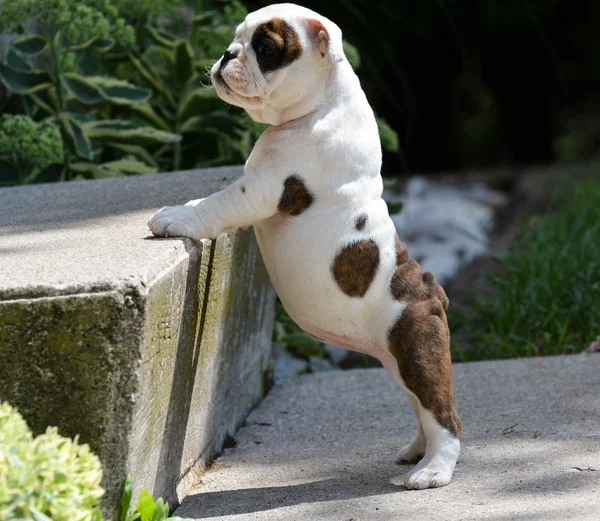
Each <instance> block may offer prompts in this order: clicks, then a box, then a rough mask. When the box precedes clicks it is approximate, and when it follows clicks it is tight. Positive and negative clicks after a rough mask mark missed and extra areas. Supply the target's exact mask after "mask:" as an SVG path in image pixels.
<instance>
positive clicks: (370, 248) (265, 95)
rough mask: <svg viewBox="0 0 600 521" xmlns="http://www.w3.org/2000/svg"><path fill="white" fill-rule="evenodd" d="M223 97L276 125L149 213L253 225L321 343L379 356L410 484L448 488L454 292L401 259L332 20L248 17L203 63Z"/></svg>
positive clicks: (277, 10) (199, 231)
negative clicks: (210, 186) (195, 192)
mask: <svg viewBox="0 0 600 521" xmlns="http://www.w3.org/2000/svg"><path fill="white" fill-rule="evenodd" d="M211 76H212V81H213V84H214V86H215V88H216V90H217V93H218V95H219V96H220V97H221V98H222V99H223V100H225V101H227V102H228V103H231V104H232V105H237V106H238V107H242V108H243V109H245V110H246V111H247V112H248V114H249V115H250V116H251V117H252V118H253V119H254V120H256V121H259V122H263V123H268V124H270V125H271V126H270V127H269V128H267V130H266V131H265V132H264V133H263V134H262V136H261V137H260V139H259V140H258V142H257V143H256V146H255V147H254V150H253V151H252V153H251V154H250V157H249V158H248V161H247V162H246V165H245V173H244V175H243V177H241V178H240V179H239V180H238V181H236V182H234V183H233V184H231V185H230V186H229V187H228V188H226V189H225V190H223V191H221V192H218V193H215V194H213V195H211V196H210V197H207V198H206V199H203V200H198V201H190V203H188V204H187V205H185V206H176V207H165V208H163V209H161V210H160V211H159V212H158V213H156V215H154V216H153V217H152V218H151V219H150V221H149V223H148V224H149V227H150V230H151V231H152V233H154V235H157V236H162V237H178V236H185V237H191V238H192V239H202V238H213V237H216V236H217V235H219V234H220V233H223V232H227V231H229V230H234V229H237V228H240V227H243V226H247V225H254V230H255V233H256V237H257V240H258V243H259V246H260V250H261V252H262V256H263V259H264V261H265V264H266V266H267V269H268V271H269V274H270V276H271V279H272V281H273V284H274V285H275V288H276V290H277V293H278V294H279V297H280V299H281V301H282V302H283V305H284V306H285V308H286V309H287V311H288V312H289V314H290V315H291V317H292V318H293V319H294V320H295V321H296V322H297V323H298V325H299V326H300V327H302V328H303V329H304V330H306V331H308V332H309V333H310V334H312V335H314V336H315V337H317V338H319V339H320V340H322V341H323V342H327V343H328V344H331V345H334V346H338V347H342V348H346V349H352V350H355V351H359V352H362V353H366V354H368V355H371V356H374V357H376V358H378V359H379V360H381V362H382V363H383V365H384V366H385V368H386V369H387V370H388V372H389V373H390V374H391V375H392V376H393V377H394V378H395V380H396V381H397V382H398V383H399V384H400V385H401V386H402V387H403V388H404V389H405V391H406V392H407V393H408V399H409V402H410V406H411V407H412V409H413V411H414V413H415V414H416V416H417V419H418V420H419V431H418V434H417V436H416V437H415V439H414V440H413V441H412V442H411V443H409V444H407V445H406V446H405V447H404V448H402V450H401V451H400V454H399V455H398V459H397V461H398V462H416V461H418V464H417V465H416V467H415V468H414V469H412V470H411V471H410V472H409V473H408V475H407V477H406V480H405V487H406V488H408V489H425V488H430V487H441V486H443V485H447V484H448V483H449V482H450V480H451V478H452V473H453V471H454V466H455V464H456V460H457V458H458V454H459V449H460V442H459V436H460V429H461V422H460V418H459V417H458V414H457V413H456V411H455V409H454V405H453V398H452V367H451V363H450V349H449V342H450V334H449V331H448V323H447V321H446V315H445V310H446V309H447V307H448V299H447V297H446V295H445V293H444V290H443V289H442V288H441V287H440V286H439V285H438V284H437V282H436V280H435V277H434V276H433V275H432V274H431V273H422V271H421V268H420V267H419V265H418V264H417V262H416V261H414V260H409V259H408V253H407V250H406V247H405V245H404V244H403V243H402V242H401V241H400V239H399V238H398V236H397V234H396V230H395V228H394V225H393V223H392V220H391V219H390V217H389V214H388V210H387V206H386V204H385V202H384V201H383V199H382V198H381V195H382V190H383V184H382V179H381V175H380V168H381V145H380V141H379V134H378V131H377V124H376V122H375V117H374V116H373V111H372V110H371V107H370V106H369V103H368V102H367V99H366V97H365V94H364V93H363V91H362V89H361V86H360V83H359V80H358V78H357V77H356V75H355V74H354V72H353V70H352V67H351V66H350V64H349V63H348V60H347V59H346V57H345V56H344V51H343V48H342V33H341V31H340V29H339V28H338V27H337V25H335V24H334V23H333V22H331V21H330V20H328V19H327V18H325V17H323V16H321V15H319V14H317V13H315V12H313V11H310V10H308V9H305V8H303V7H299V6H297V5H292V4H277V5H272V6H269V7H266V8H264V9H260V10H259V11H256V12H254V13H251V14H249V15H248V17H247V18H246V20H245V21H244V22H243V23H242V24H241V25H240V26H239V27H238V28H237V30H236V35H235V39H234V41H233V42H232V44H231V45H230V46H229V48H228V49H227V50H226V51H225V54H224V55H223V57H222V58H221V59H220V60H219V61H218V62H217V63H215V65H214V67H213V68H212V71H211Z"/></svg>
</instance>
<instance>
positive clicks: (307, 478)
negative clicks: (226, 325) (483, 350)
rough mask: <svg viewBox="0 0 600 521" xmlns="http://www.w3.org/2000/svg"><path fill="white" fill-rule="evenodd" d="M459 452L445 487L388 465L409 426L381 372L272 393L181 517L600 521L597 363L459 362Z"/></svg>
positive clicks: (398, 396)
mask: <svg viewBox="0 0 600 521" xmlns="http://www.w3.org/2000/svg"><path fill="white" fill-rule="evenodd" d="M454 378H455V389H456V405H457V409H458V411H459V413H460V414H461V416H462V420H463V440H462V454H461V458H460V460H459V463H458V466H457V469H456V474H455V478H454V480H453V481H452V483H451V484H450V485H448V486H447V487H444V488H439V489H432V490H424V491H406V490H404V489H403V487H402V482H403V477H404V475H405V474H406V472H407V471H408V470H409V469H410V468H411V466H398V465H396V464H395V463H394V459H395V456H396V453H397V451H398V450H399V449H400V447H401V445H402V444H404V443H406V442H407V441H410V439H412V437H413V435H414V434H415V431H416V422H415V419H414V417H413V415H412V412H411V411H410V409H409V407H408V402H407V400H406V398H404V397H403V391H401V390H400V389H399V388H398V386H397V385H396V384H395V383H394V382H393V381H392V379H391V377H390V376H389V375H388V374H387V373H386V372H385V371H384V370H382V369H364V370H354V371H346V372H332V373H319V374H315V375H305V376H299V377H293V378H290V379H288V380H285V381H283V382H282V383H279V384H277V385H276V387H275V388H274V389H273V390H272V391H271V392H270V394H269V395H268V396H267V398H266V399H265V400H264V401H263V402H262V403H261V405H260V406H259V407H258V408H257V409H256V410H255V411H253V412H252V414H251V415H250V416H249V418H248V420H247V424H246V426H245V427H244V428H242V429H241V430H240V431H239V432H238V434H237V435H236V438H235V439H236V441H237V444H236V446H235V447H234V448H232V449H227V450H226V451H225V452H224V454H223V455H222V456H221V457H220V458H218V459H217V461H216V463H215V465H214V467H213V471H212V472H208V473H206V474H205V475H204V476H203V478H202V484H200V485H199V486H198V487H197V488H196V489H195V490H194V491H193V492H192V494H190V495H189V496H188V497H187V498H186V499H185V500H184V501H183V503H182V505H181V507H180V508H179V509H178V510H177V512H176V514H177V515H179V516H182V517H190V518H193V519H202V520H209V519H215V520H217V519H218V520H219V521H228V520H240V521H242V520H265V521H266V520H268V521H274V520H286V521H301V520H302V521H303V520H320V521H330V520H331V521H350V520H353V521H371V520H382V521H389V520H405V519H415V520H480V519H494V520H506V521H508V520H527V521H533V520H539V521H542V520H543V521H548V520H557V521H558V520H560V521H564V520H571V519H576V520H597V519H600V517H599V513H600V399H598V389H600V355H598V354H583V355H573V356H568V357H555V358H538V359H521V360H508V361H494V362H476V363H470V364H457V365H456V366H455V368H454Z"/></svg>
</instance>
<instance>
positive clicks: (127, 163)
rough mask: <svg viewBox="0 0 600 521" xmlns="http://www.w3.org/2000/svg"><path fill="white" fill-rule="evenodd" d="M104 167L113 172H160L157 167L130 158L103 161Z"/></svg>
mask: <svg viewBox="0 0 600 521" xmlns="http://www.w3.org/2000/svg"><path fill="white" fill-rule="evenodd" d="M102 167H103V168H107V169H108V170H112V171H113V172H120V173H124V174H156V172H158V168H156V167H153V166H148V165H147V164H145V163H142V162H141V161H132V160H129V159H120V160H118V161H109V162H108V163H102Z"/></svg>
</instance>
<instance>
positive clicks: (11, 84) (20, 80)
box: [0, 64, 52, 94]
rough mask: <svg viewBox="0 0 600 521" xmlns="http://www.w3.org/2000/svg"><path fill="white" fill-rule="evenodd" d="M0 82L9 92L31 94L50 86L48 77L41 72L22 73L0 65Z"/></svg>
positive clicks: (50, 82) (50, 80)
mask: <svg viewBox="0 0 600 521" xmlns="http://www.w3.org/2000/svg"><path fill="white" fill-rule="evenodd" d="M0 81H2V83H3V84H4V86H5V87H6V88H7V89H8V90H9V91H11V92H14V93H16V94H31V93H32V92H36V91H38V90H42V89H47V88H48V87H50V86H52V79H51V78H50V75H49V74H47V73H45V72H43V71H23V70H17V69H13V68H12V67H9V66H8V65H4V64H0Z"/></svg>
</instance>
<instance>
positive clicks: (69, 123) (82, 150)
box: [58, 112, 92, 160]
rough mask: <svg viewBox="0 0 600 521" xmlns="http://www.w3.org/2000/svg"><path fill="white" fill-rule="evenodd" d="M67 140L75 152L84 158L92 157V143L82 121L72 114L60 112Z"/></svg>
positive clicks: (59, 117)
mask: <svg viewBox="0 0 600 521" xmlns="http://www.w3.org/2000/svg"><path fill="white" fill-rule="evenodd" d="M58 120H59V121H60V123H61V125H62V128H63V130H64V134H65V136H66V138H67V141H68V142H69V144H70V145H71V147H72V148H73V150H74V151H75V153H76V154H77V155H78V156H79V157H82V158H84V159H88V160H91V159H92V145H91V143H90V140H89V139H88V137H87V136H86V135H85V133H84V132H83V129H82V127H81V125H80V123H79V122H78V121H77V120H76V119H75V118H74V117H73V116H71V115H70V114H67V113H65V112H60V113H59V114H58Z"/></svg>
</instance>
